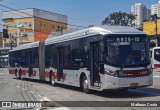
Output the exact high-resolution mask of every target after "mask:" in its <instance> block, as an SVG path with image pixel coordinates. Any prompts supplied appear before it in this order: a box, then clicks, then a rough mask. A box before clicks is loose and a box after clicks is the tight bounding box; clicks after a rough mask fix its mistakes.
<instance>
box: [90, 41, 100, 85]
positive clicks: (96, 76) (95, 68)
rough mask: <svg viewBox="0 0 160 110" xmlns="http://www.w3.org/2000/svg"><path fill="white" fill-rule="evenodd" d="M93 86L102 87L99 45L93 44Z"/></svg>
mask: <svg viewBox="0 0 160 110" xmlns="http://www.w3.org/2000/svg"><path fill="white" fill-rule="evenodd" d="M90 53H91V55H90V56H91V59H90V60H91V74H90V78H91V86H100V85H99V83H100V75H99V43H98V42H94V43H91V51H90Z"/></svg>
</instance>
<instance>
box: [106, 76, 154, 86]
mask: <svg viewBox="0 0 160 110" xmlns="http://www.w3.org/2000/svg"><path fill="white" fill-rule="evenodd" d="M107 77H108V76H107ZM152 84H153V74H151V75H149V76H142V77H128V78H119V77H113V76H110V77H109V78H106V84H105V86H104V88H103V89H119V88H137V87H143V86H150V85H152Z"/></svg>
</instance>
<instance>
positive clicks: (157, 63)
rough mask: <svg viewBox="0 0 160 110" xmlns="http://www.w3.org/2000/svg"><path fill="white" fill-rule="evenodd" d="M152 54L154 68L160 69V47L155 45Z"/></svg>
mask: <svg viewBox="0 0 160 110" xmlns="http://www.w3.org/2000/svg"><path fill="white" fill-rule="evenodd" d="M151 54H152V55H151V62H152V68H153V69H158V70H160V47H154V48H153V49H152V50H151Z"/></svg>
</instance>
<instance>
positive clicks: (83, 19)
mask: <svg viewBox="0 0 160 110" xmlns="http://www.w3.org/2000/svg"><path fill="white" fill-rule="evenodd" d="M135 3H143V4H144V5H146V6H147V8H149V9H150V8H151V5H152V4H157V3H158V0H0V4H3V5H5V6H8V7H11V8H14V9H26V8H38V9H43V10H46V11H50V12H54V13H59V14H63V15H66V16H68V24H71V25H76V26H83V27H87V26H88V25H95V26H100V25H101V22H102V20H103V19H104V18H105V17H107V16H108V15H109V14H110V13H113V12H118V11H121V12H127V13H130V10H131V9H130V8H131V5H134V4H135ZM4 10H5V11H9V10H10V9H7V8H4V7H1V6H0V14H1V13H2V11H4ZM0 22H2V20H1V17H0ZM70 28H77V27H74V26H72V27H70ZM0 29H1V28H0Z"/></svg>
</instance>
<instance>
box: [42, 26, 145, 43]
mask: <svg viewBox="0 0 160 110" xmlns="http://www.w3.org/2000/svg"><path fill="white" fill-rule="evenodd" d="M98 34H102V35H105V34H145V33H144V32H142V31H139V30H137V29H135V28H132V27H127V26H103V27H90V28H86V29H82V30H79V31H76V32H73V33H69V34H65V35H61V36H58V37H52V38H50V39H47V40H46V42H45V45H49V44H52V43H57V42H64V41H68V40H73V39H77V38H83V37H87V36H90V35H98Z"/></svg>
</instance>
